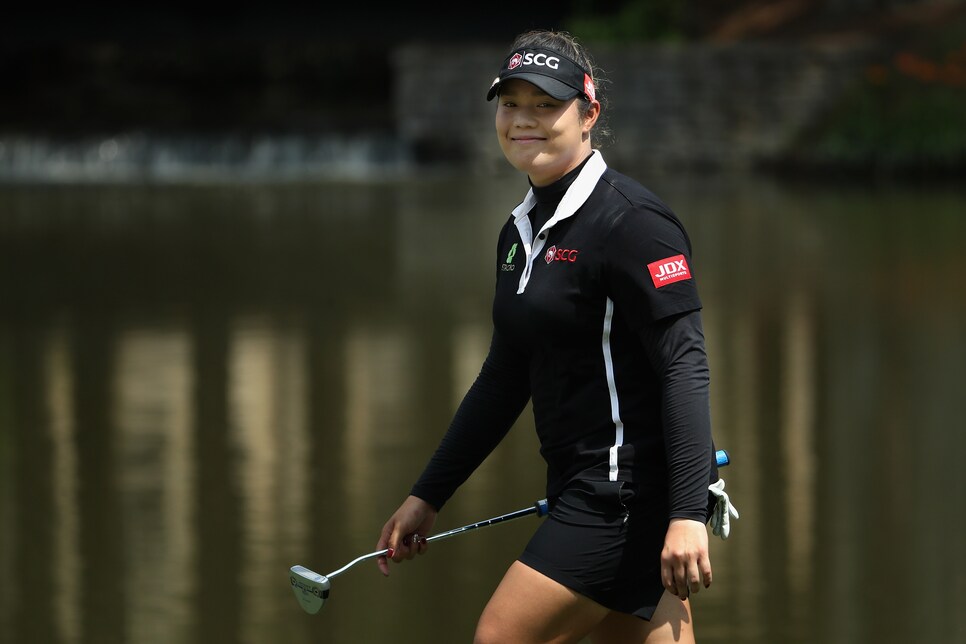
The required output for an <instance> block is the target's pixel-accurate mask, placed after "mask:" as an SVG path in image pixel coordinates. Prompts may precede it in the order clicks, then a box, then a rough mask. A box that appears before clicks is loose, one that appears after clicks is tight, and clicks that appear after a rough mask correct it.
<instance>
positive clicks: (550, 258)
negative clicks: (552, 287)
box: [543, 246, 580, 264]
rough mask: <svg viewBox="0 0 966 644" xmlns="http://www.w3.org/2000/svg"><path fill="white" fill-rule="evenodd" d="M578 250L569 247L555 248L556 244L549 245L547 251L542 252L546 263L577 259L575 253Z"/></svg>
mask: <svg viewBox="0 0 966 644" xmlns="http://www.w3.org/2000/svg"><path fill="white" fill-rule="evenodd" d="M579 252H580V251H578V250H573V249H569V248H557V247H556V246H551V247H550V248H548V249H547V252H546V253H544V255H543V259H544V261H546V262H547V263H548V264H550V263H552V262H571V263H573V262H576V261H577V253H579Z"/></svg>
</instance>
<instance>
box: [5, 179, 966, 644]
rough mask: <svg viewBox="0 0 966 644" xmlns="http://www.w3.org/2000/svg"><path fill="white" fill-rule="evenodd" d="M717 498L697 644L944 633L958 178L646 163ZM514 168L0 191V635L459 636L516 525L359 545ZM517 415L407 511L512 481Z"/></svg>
mask: <svg viewBox="0 0 966 644" xmlns="http://www.w3.org/2000/svg"><path fill="white" fill-rule="evenodd" d="M644 180H645V183H646V184H648V185H649V187H651V188H652V189H653V190H655V192H657V193H658V194H659V195H660V196H662V197H663V198H664V199H665V200H666V201H668V202H669V203H670V205H671V206H672V207H673V208H674V209H675V211H676V212H677V213H678V214H679V216H680V217H681V218H682V220H683V221H684V222H685V224H686V225H687V227H688V230H689V233H690V235H691V238H692V241H693V245H694V260H693V267H692V268H693V269H694V271H695V273H696V275H697V278H698V280H699V285H700V288H701V293H702V297H703V300H704V304H705V312H704V320H705V330H706V335H707V338H708V347H709V358H710V361H711V369H712V416H713V423H714V432H715V439H716V442H717V444H718V446H719V447H724V448H726V449H727V450H728V451H729V452H730V454H731V456H732V459H733V463H732V465H730V466H729V467H728V468H727V469H726V470H723V472H722V473H723V475H724V478H725V479H726V480H727V486H728V487H727V489H728V491H729V492H730V494H731V496H732V500H733V502H734V504H735V506H736V507H737V508H738V510H739V512H740V513H741V518H740V519H739V520H737V521H735V522H734V523H733V525H732V536H731V538H730V539H729V540H727V541H721V540H719V539H717V538H713V539H712V542H711V547H712V552H711V555H712V562H713V564H714V569H715V583H714V586H713V587H712V588H711V589H710V590H709V591H707V592H702V593H701V594H700V595H698V596H697V597H696V598H695V601H694V611H695V616H696V630H697V633H698V636H699V641H701V642H702V643H704V644H711V643H748V644H765V643H769V644H770V643H775V642H802V643H806V642H807V643H811V642H833V643H834V642H842V643H855V642H876V643H892V642H895V643H899V642H911V641H917V642H954V641H959V642H962V641H966V608H964V606H966V555H964V550H963V548H962V546H961V545H960V544H961V541H962V535H963V534H964V533H966V512H964V502H963V499H964V498H966V483H964V480H966V479H964V477H963V475H962V465H961V464H962V459H963V455H964V454H966V423H964V420H963V419H964V417H966V414H964V412H966V396H964V391H966V252H964V251H966V190H964V189H956V188H949V187H942V186H929V187H922V186H919V187H916V186H894V185H893V186H883V185H824V184H818V183H796V184H788V183H779V182H776V181H771V180H765V179H762V178H754V177H746V176H738V177H732V176H715V177H692V178H681V179H670V178H655V179H653V180H650V181H648V180H647V179H646V178H645V179H644ZM524 190H525V180H524V181H523V182H521V180H520V178H519V177H509V178H503V177H469V178H465V179H454V178H452V177H450V178H426V179H424V180H420V181H406V182H398V183H396V182H391V181H387V182H380V183H376V184H365V183H318V184H315V183H294V184H237V185H236V184H216V185H117V186H106V185H63V186H51V185H5V186H0V578H2V579H3V580H4V582H3V583H2V584H0V637H2V641H3V642H10V643H17V644H20V643H48V642H50V643H60V642H63V643H75V642H77V643H90V644H112V643H120V642H132V643H134V642H136V643H138V644H154V643H158V644H160V643H165V644H168V643H188V642H198V643H201V642H218V643H226V644H231V643H234V642H244V643H253V644H254V643H275V642H285V643H290V644H292V643H299V642H332V643H342V642H346V643H348V642H393V643H394V644H405V643H407V642H414V643H415V642H420V643H425V642H434V643H435V642H441V643H450V642H469V641H470V640H471V637H472V632H473V627H474V625H475V622H476V618H477V616H478V614H479V611H480V610H481V608H482V606H483V604H484V603H485V601H486V599H487V597H488V596H489V594H490V592H491V591H492V590H493V588H494V587H495V585H496V583H497V582H498V581H499V579H500V577H501V576H502V574H503V572H504V570H505V569H506V567H507V566H508V565H509V564H510V562H511V561H512V560H513V558H514V557H515V556H516V555H517V553H518V552H519V551H520V549H521V548H522V547H523V545H524V543H525V541H526V539H527V536H528V534H529V533H530V532H531V531H532V530H533V528H534V527H535V522H536V521H537V520H538V519H534V518H527V519H521V520H518V521H514V522H510V523H506V524H502V525H500V526H494V527H492V528H487V529H486V530H479V531H474V532H472V533H468V534H466V535H462V536H460V537H459V538H455V539H452V540H447V541H443V542H440V543H438V544H434V546H433V548H432V552H431V553H430V554H429V555H427V556H425V557H423V558H421V559H419V560H418V561H416V562H407V563H405V564H403V565H401V566H397V567H395V568H394V569H393V574H392V575H391V577H390V578H389V579H384V578H382V576H381V575H380V574H379V573H378V571H377V569H376V567H375V564H374V563H371V562H366V563H363V564H361V565H359V566H357V567H356V568H353V569H352V570H351V572H347V573H346V574H344V575H343V576H340V577H339V578H338V579H336V580H333V582H332V583H333V589H332V595H331V596H330V598H329V600H328V602H327V603H326V605H325V607H324V608H323V609H322V611H321V612H320V613H319V614H317V615H307V614H305V613H304V612H302V610H301V609H300V608H299V606H298V604H297V602H296V601H295V598H294V597H293V595H292V592H291V590H290V588H289V582H288V568H289V567H290V566H292V565H294V564H303V565H305V566H307V567H309V568H312V569H314V570H316V571H319V572H323V573H326V572H331V571H333V570H335V569H337V568H339V567H341V566H342V565H343V564H345V563H347V562H348V561H350V560H352V559H354V558H355V557H357V556H359V555H362V554H365V553H367V552H370V551H371V550H373V549H374V547H375V543H376V539H377V537H378V533H379V530H380V528H381V527H382V524H383V522H384V521H385V520H386V518H388V516H389V514H390V513H391V512H392V511H393V510H394V509H395V508H396V506H397V505H398V503H399V502H400V501H401V500H402V499H403V498H404V497H405V495H406V493H407V492H408V489H409V486H410V485H411V483H412V482H413V481H414V480H415V478H416V477H417V476H418V474H419V472H420V471H421V469H422V466H423V464H424V463H425V460H426V458H427V457H428V456H429V454H430V453H431V451H432V449H433V448H434V447H435V445H436V442H437V441H438V439H439V438H440V436H441V435H442V433H443V432H444V431H445V429H446V427H447V426H448V423H449V419H450V417H451V415H452V413H453V411H454V410H455V407H456V405H457V404H458V402H459V400H460V398H461V396H462V394H463V392H464V391H465V390H466V388H467V387H468V386H469V384H470V383H471V382H472V380H473V378H474V377H475V375H476V372H477V370H478V369H479V366H480V363H481V361H482V358H483V356H484V354H485V352H486V349H487V346H488V342H489V333H490V318H489V314H490V311H489V306H490V298H491V292H492V286H493V269H492V262H493V255H494V251H495V245H496V235H497V232H498V230H499V227H500V225H501V224H502V222H503V221H504V219H505V217H506V216H507V213H508V212H509V210H510V209H511V208H512V207H513V206H514V205H516V203H517V201H518V200H519V199H521V198H522V196H523V193H524ZM536 449H537V446H536V440H535V437H534V436H533V427H532V421H531V419H530V418H529V416H527V414H524V416H523V417H521V418H520V420H519V421H518V423H517V426H516V427H515V428H514V430H513V431H511V433H510V435H509V436H508V437H507V439H506V440H505V441H504V442H503V443H502V444H501V445H500V446H499V447H498V449H497V450H496V451H495V452H494V453H493V454H492V455H491V457H490V458H489V459H488V460H487V461H486V462H485V463H484V464H483V466H482V467H481V468H480V469H479V470H478V471H477V472H476V473H475V474H474V475H473V477H472V478H471V479H470V480H469V481H468V482H467V483H466V484H465V485H464V486H463V488H461V489H460V490H459V491H458V492H457V494H456V495H455V496H454V497H453V499H452V500H451V501H450V503H449V504H448V505H447V506H446V508H445V509H444V511H443V513H442V514H441V515H440V518H439V520H438V522H437V527H438V529H439V530H444V529H447V528H451V527H457V526H460V525H464V524H466V523H470V522H473V521H477V520H481V519H485V518H489V517H491V516H496V515H499V514H503V513H506V512H510V511H512V510H516V509H519V508H523V507H527V506H528V505H530V504H532V503H533V502H534V501H536V500H537V499H540V498H542V496H543V476H544V472H543V466H542V462H541V461H540V460H539V455H538V454H537V451H536Z"/></svg>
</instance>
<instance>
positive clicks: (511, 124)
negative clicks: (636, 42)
mask: <svg viewBox="0 0 966 644" xmlns="http://www.w3.org/2000/svg"><path fill="white" fill-rule="evenodd" d="M497 100H498V101H499V105H498V107H497V110H496V134H497V138H498V139H499V141H500V148H501V149H502V150H503V154H504V156H506V158H507V161H509V162H510V165H512V166H513V167H514V168H516V169H517V170H520V171H521V172H525V173H526V174H527V175H528V176H529V177H530V181H531V183H533V185H535V186H546V185H549V184H551V183H553V182H554V181H556V180H557V179H559V178H560V177H562V176H564V175H565V174H567V173H568V172H569V171H571V170H573V169H574V168H576V167H577V166H578V165H580V162H581V161H583V160H584V159H586V158H587V156H588V155H589V154H590V153H591V152H592V148H591V143H590V131H591V129H592V128H593V127H594V123H596V122H597V117H598V116H599V114H600V103H598V102H597V101H592V102H591V105H590V108H589V109H588V110H587V111H586V112H584V114H583V115H581V113H580V112H581V105H582V103H581V101H580V100H578V99H576V98H572V99H570V100H567V101H561V100H558V99H555V98H553V97H551V96H549V95H547V94H546V93H544V92H543V90H541V89H540V88H539V87H537V86H536V85H534V84H532V83H529V82H527V81H524V80H519V79H507V80H506V81H504V82H503V83H502V85H501V87H500V95H499V97H498V99H497Z"/></svg>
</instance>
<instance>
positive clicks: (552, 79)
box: [486, 47, 596, 101]
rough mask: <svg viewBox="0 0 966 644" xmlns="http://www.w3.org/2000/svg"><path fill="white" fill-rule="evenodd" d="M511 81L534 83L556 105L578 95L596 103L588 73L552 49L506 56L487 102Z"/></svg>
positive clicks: (491, 87)
mask: <svg viewBox="0 0 966 644" xmlns="http://www.w3.org/2000/svg"><path fill="white" fill-rule="evenodd" d="M510 78H519V79H520V80H525V81H527V82H530V83H533V84H534V85H536V86H537V87H539V88H540V89H542V90H543V91H545V92H546V93H547V94H548V95H549V96H552V97H554V98H555V99H557V100H558V101H567V100H570V99H572V98H573V97H574V96H577V95H578V94H583V95H584V96H586V97H587V98H589V99H590V100H594V99H595V94H596V90H595V89H594V81H593V79H592V78H591V77H590V74H589V73H588V72H587V70H586V69H584V68H583V67H581V66H580V65H578V64H577V63H575V62H574V61H572V60H570V59H569V58H567V57H566V56H564V55H562V54H559V53H557V52H555V51H553V50H552V49H543V48H541V47H533V48H528V49H518V50H516V51H514V52H513V53H511V54H510V55H509V56H507V57H506V60H504V61H503V67H501V68H500V75H499V76H497V77H496V78H494V79H493V84H492V85H490V90H489V91H488V92H487V93H486V100H488V101H491V100H493V97H494V96H496V95H497V94H498V93H499V91H500V85H501V84H502V83H503V81H505V80H507V79H510Z"/></svg>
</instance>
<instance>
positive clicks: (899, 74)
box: [793, 26, 966, 174]
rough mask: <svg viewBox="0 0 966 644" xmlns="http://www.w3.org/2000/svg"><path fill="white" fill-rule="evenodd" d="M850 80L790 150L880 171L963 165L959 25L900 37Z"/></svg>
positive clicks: (965, 67)
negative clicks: (851, 84) (847, 87)
mask: <svg viewBox="0 0 966 644" xmlns="http://www.w3.org/2000/svg"><path fill="white" fill-rule="evenodd" d="M857 81H858V82H857V83H856V86H855V87H854V88H853V90H852V91H850V92H848V93H846V94H845V95H844V96H843V98H842V100H841V101H840V102H839V103H838V104H837V105H836V107H835V109H834V110H833V111H832V112H830V114H829V115H828V117H827V118H826V119H825V120H824V121H823V122H822V123H821V124H820V127H818V128H817V129H816V130H813V131H811V132H808V133H806V136H804V137H803V138H802V141H801V143H800V144H799V146H798V149H797V150H795V151H793V156H795V157H796V158H797V159H799V160H800V161H803V162H805V164H806V165H811V166H817V165H826V166H831V167H833V168H844V169H859V168H864V169H871V170H875V171H880V172H882V171H884V172H903V173H919V174H929V173H949V172H959V171H961V170H962V168H963V167H964V166H966V28H957V27H956V26H952V27H951V28H949V29H945V30H940V31H935V32H933V33H932V34H931V37H929V38H928V39H922V40H918V41H913V42H906V43H901V44H900V46H898V47H896V48H894V49H892V50H890V51H889V52H888V53H887V54H886V55H884V56H883V57H882V59H881V61H880V62H878V63H875V64H872V65H870V66H868V67H867V68H866V69H865V73H864V76H863V77H862V78H860V79H857Z"/></svg>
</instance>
